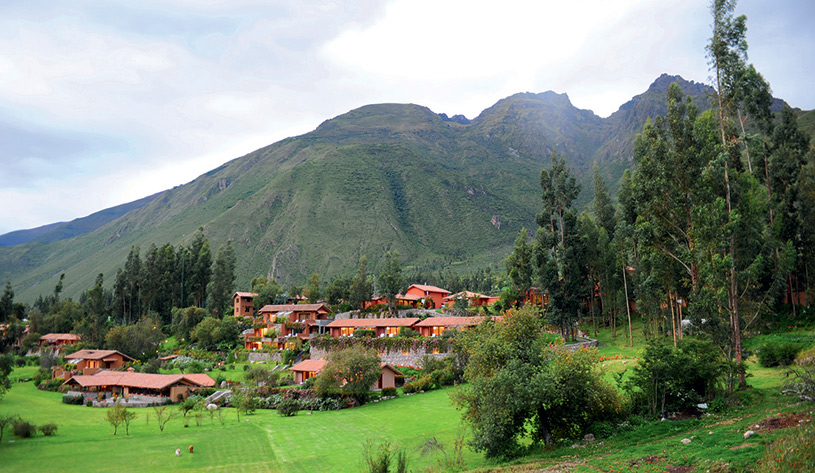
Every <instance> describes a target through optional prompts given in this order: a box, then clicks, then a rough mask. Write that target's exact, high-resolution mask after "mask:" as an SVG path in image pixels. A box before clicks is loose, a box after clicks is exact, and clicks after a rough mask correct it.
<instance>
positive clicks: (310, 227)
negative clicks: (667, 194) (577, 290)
mask: <svg viewBox="0 0 815 473" xmlns="http://www.w3.org/2000/svg"><path fill="white" fill-rule="evenodd" d="M666 77H668V78H670V76H663V77H661V78H660V79H658V80H657V82H655V84H654V85H652V87H651V88H650V89H649V90H648V91H647V92H646V93H645V94H643V95H640V96H637V97H635V98H634V99H632V101H631V102H629V103H628V104H626V106H624V107H623V108H621V110H620V111H618V112H617V113H615V114H614V115H612V116H611V117H609V118H607V119H602V118H600V117H597V116H596V115H594V114H593V113H592V112H590V111H587V110H579V109H577V108H575V107H574V106H572V104H571V103H570V102H569V99H568V97H567V96H566V95H565V94H564V95H560V94H555V93H553V92H546V93H542V94H516V95H513V96H511V97H508V98H506V99H503V100H501V101H499V102H498V103H496V104H495V105H494V106H492V107H490V108H488V109H487V110H484V111H483V112H482V113H481V114H480V115H479V116H478V117H476V118H475V119H473V120H472V121H469V122H468V121H467V120H464V119H462V117H454V119H447V117H446V116H440V115H438V114H435V113H433V112H432V111H431V110H429V109H428V108H426V107H421V106H418V105H399V104H382V105H369V106H364V107H361V108H359V109H356V110H352V111H350V112H348V113H346V114H344V115H341V116H338V117H336V118H333V119H331V120H327V121H326V122H324V123H323V124H321V125H320V126H319V127H318V128H317V129H316V130H314V131H313V132H311V133H307V134H305V135H302V136H299V137H295V138H289V139H286V140H283V141H280V142H278V143H275V144H273V145H270V146H267V147H265V148H262V149H259V150H257V151H254V152H252V153H249V154H247V155H246V156H243V157H241V158H237V159H235V160H232V161H230V162H228V163H226V164H224V165H222V166H220V167H218V168H217V169H214V170H212V171H210V172H208V173H206V174H204V175H202V176H200V177H198V178H197V179H195V180H194V181H192V182H190V183H188V184H185V185H183V186H178V187H175V188H173V189H170V190H167V191H165V192H162V193H159V194H157V195H156V196H154V197H153V198H151V199H150V200H149V202H147V203H145V204H144V205H142V206H140V207H138V208H134V209H131V210H130V211H128V212H127V213H125V214H123V215H121V216H120V217H118V218H115V219H113V220H111V221H109V222H108V223H106V224H104V225H102V226H100V227H98V228H96V229H93V230H92V231H88V232H85V233H83V234H80V235H77V236H74V237H72V238H68V239H62V240H59V241H51V242H30V243H26V244H23V245H17V246H10V247H4V248H0V280H2V279H7V278H8V279H10V280H11V281H12V285H13V287H14V290H15V293H16V294H17V296H18V298H20V299H21V300H26V301H32V300H33V299H34V298H35V297H36V296H37V295H38V294H47V293H50V292H51V291H52V288H53V287H54V284H55V283H56V278H57V277H58V276H59V274H60V273H61V272H66V273H67V275H66V279H65V289H64V291H65V292H64V294H65V295H68V296H76V295H77V294H79V293H80V292H81V291H82V290H84V289H87V288H88V287H90V286H91V285H92V284H93V281H94V278H95V277H96V275H97V274H98V273H100V272H102V273H103V274H104V275H105V280H106V281H107V283H108V285H110V284H111V283H112V280H113V278H114V276H115V273H116V269H117V268H118V267H120V266H121V265H123V263H124V261H125V258H126V256H127V252H128V251H129V249H130V247H131V245H138V246H139V247H140V248H141V249H142V251H145V250H146V249H147V248H148V246H149V245H150V244H151V243H154V244H156V245H162V244H164V243H167V242H169V243H171V244H173V245H176V246H177V245H179V244H182V243H186V242H188V240H189V239H191V238H192V235H193V233H194V232H195V231H196V230H197V229H198V228H199V227H204V229H205V232H206V234H207V236H208V237H209V239H210V242H211V245H212V247H213V250H217V248H218V246H220V245H221V244H222V243H224V242H225V241H227V240H228V239H231V240H232V241H233V247H234V248H235V250H236V254H237V258H238V269H237V273H238V274H237V281H236V284H237V286H238V287H240V288H246V287H247V286H248V284H249V280H250V279H251V278H252V277H254V276H257V275H268V276H272V277H274V278H275V279H277V280H278V281H279V282H281V283H283V284H288V283H291V282H295V283H302V282H303V281H304V280H305V279H306V277H307V276H308V275H309V274H311V273H312V272H318V273H320V275H321V276H322V277H323V279H327V278H330V277H333V276H336V275H346V276H347V275H349V274H351V273H352V271H353V270H354V268H355V267H356V264H357V262H358V260H359V257H360V256H361V255H363V254H364V255H367V256H368V258H369V261H370V269H371V270H372V271H373V272H376V271H377V270H378V264H379V261H380V259H381V258H382V255H383V254H384V253H385V251H386V250H398V251H399V254H400V255H401V258H400V259H401V261H402V262H403V265H406V266H410V265H421V266H424V267H437V266H441V265H447V264H451V263H454V262H463V263H465V264H469V265H471V266H478V265H486V264H494V263H497V262H501V261H502V260H503V259H504V258H505V257H506V255H507V254H508V252H509V251H510V250H511V245H512V243H513V241H514V239H515V237H516V236H517V234H518V231H519V230H520V228H521V227H523V226H526V227H527V228H533V227H534V226H535V224H534V215H535V213H536V212H537V211H538V207H539V199H540V184H539V176H540V170H541V169H542V168H543V167H546V166H548V165H549V162H550V160H549V154H550V153H551V150H553V149H555V150H557V152H559V153H563V154H565V155H566V157H567V161H568V163H569V164H570V166H572V168H574V169H575V172H576V174H577V175H578V176H579V177H580V178H581V181H583V188H584V191H583V193H582V194H581V197H580V202H582V203H586V202H588V201H589V200H590V199H591V186H590V184H589V181H590V179H591V165H592V163H593V162H594V160H595V159H598V160H600V161H601V162H602V163H603V166H604V168H603V169H604V171H605V172H606V173H607V175H608V177H609V178H610V179H611V180H612V181H616V180H617V179H619V176H620V175H621V174H622V170H623V169H624V168H625V167H627V166H629V165H630V161H631V159H630V158H631V157H630V150H631V142H632V140H633V138H634V135H635V132H636V130H638V129H639V128H641V127H642V123H643V122H644V120H645V118H646V117H648V116H655V115H656V114H659V113H663V112H664V103H663V102H664V97H665V91H666V90H667V85H668V84H669V83H670V81H669V80H668V79H666ZM671 79H675V80H678V81H680V83H681V85H683V87H688V88H690V89H693V90H696V89H697V88H699V87H703V86H698V85H696V84H692V83H688V82H686V81H682V80H681V78H671ZM666 81H667V82H666ZM663 89H664V90H663ZM693 94H694V95H699V93H698V91H696V92H693ZM660 107H661V108H660Z"/></svg>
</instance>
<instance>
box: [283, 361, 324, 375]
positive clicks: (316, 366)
mask: <svg viewBox="0 0 815 473" xmlns="http://www.w3.org/2000/svg"><path fill="white" fill-rule="evenodd" d="M327 364H328V361H327V360H303V361H301V362H300V363H297V364H296V365H294V366H292V367H291V368H289V370H290V371H306V372H315V373H319V372H320V371H322V369H323V368H325V365H327Z"/></svg>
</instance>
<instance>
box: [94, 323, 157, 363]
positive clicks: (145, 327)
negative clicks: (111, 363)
mask: <svg viewBox="0 0 815 473" xmlns="http://www.w3.org/2000/svg"><path fill="white" fill-rule="evenodd" d="M163 340H164V332H162V331H161V323H160V322H159V321H158V320H156V319H152V318H149V317H144V318H142V319H141V320H139V321H138V322H137V323H135V324H133V325H118V326H116V327H113V328H112V329H110V331H109V332H108V334H107V336H106V337H105V346H106V347H107V348H108V349H110V350H118V351H120V352H122V353H125V354H127V355H129V356H132V357H133V358H136V359H138V360H141V361H146V360H149V359H151V358H155V357H156V354H157V353H158V347H159V344H160V343H161V342H162V341H163Z"/></svg>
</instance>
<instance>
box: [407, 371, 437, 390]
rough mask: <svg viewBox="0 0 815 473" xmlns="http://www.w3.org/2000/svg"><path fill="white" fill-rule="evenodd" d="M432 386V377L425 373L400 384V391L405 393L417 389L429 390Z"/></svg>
mask: <svg viewBox="0 0 815 473" xmlns="http://www.w3.org/2000/svg"><path fill="white" fill-rule="evenodd" d="M432 388H433V378H431V377H430V376H429V375H425V376H422V377H421V378H418V379H416V380H414V381H411V382H410V383H407V384H405V385H404V386H402V392H403V393H405V394H412V393H417V392H419V391H430V389H432Z"/></svg>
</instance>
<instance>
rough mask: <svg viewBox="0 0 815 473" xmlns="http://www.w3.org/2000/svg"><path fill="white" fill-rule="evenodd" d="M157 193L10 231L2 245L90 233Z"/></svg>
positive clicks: (0, 238)
mask: <svg viewBox="0 0 815 473" xmlns="http://www.w3.org/2000/svg"><path fill="white" fill-rule="evenodd" d="M156 195H157V194H156ZM156 195H151V196H148V197H144V198H141V199H139V200H135V201H133V202H128V203H126V204H122V205H117V206H115V207H111V208H109V209H105V210H100V211H99V212H94V213H92V214H90V215H88V216H87V217H82V218H77V219H74V220H71V221H70V222H57V223H51V224H48V225H43V226H41V227H37V228H31V229H28V230H17V231H14V232H9V233H6V234H4V235H0V246H14V245H21V244H23V243H29V242H38V243H50V242H52V241H59V240H65V239H67V238H72V237H75V236H77V235H82V234H85V233H89V232H92V231H94V230H96V229H97V228H99V227H101V226H102V225H104V224H106V223H108V222H111V221H113V220H116V219H117V218H119V217H121V216H122V215H124V214H126V213H128V212H130V211H131V210H135V209H138V208H140V207H143V206H144V205H146V204H147V203H148V202H150V201H151V200H153V198H154V197H155V196H156Z"/></svg>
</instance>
